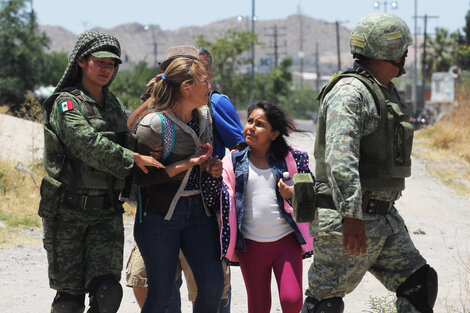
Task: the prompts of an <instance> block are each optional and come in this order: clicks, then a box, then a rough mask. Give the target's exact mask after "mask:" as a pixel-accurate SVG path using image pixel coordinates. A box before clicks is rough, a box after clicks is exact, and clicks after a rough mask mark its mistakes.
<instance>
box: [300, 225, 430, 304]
mask: <svg viewBox="0 0 470 313" xmlns="http://www.w3.org/2000/svg"><path fill="white" fill-rule="evenodd" d="M313 248H314V262H313V264H312V265H311V266H310V269H309V271H308V283H309V288H308V289H307V291H306V295H307V296H311V297H314V298H316V299H319V300H322V299H326V298H332V297H341V298H343V297H344V296H345V295H346V294H348V293H350V292H352V291H353V290H354V289H355V288H356V287H357V285H359V283H360V281H361V280H362V277H364V275H365V274H366V272H367V271H369V272H371V273H372V274H373V275H374V276H375V277H376V278H377V279H378V280H379V281H380V282H381V283H382V284H383V285H384V286H385V287H386V288H387V289H388V290H390V291H392V292H396V289H397V287H398V286H399V285H400V284H402V283H403V282H404V281H405V280H406V279H407V278H408V277H409V276H410V275H411V274H412V273H414V272H415V271H416V270H418V269H419V268H420V267H421V266H423V265H425V264H426V260H425V259H424V258H423V257H422V256H421V254H420V253H419V251H418V250H417V249H416V248H415V246H414V245H413V242H412V241H411V238H410V236H409V234H408V232H407V230H406V228H403V231H401V232H399V233H397V234H394V235H390V236H386V237H374V238H368V239H367V254H366V255H365V256H358V257H355V256H350V255H349V254H348V253H346V252H344V250H343V237H342V236H340V235H330V236H317V237H315V242H314V244H313ZM397 310H398V312H399V313H401V312H411V313H414V312H418V311H417V310H416V309H415V308H413V307H412V306H411V304H410V303H409V302H408V300H406V299H404V298H399V299H398V301H397Z"/></svg>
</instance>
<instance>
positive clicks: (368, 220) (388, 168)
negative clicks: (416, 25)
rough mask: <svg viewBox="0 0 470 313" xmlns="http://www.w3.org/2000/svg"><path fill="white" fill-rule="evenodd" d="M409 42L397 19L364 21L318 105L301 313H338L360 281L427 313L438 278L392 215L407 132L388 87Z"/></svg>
mask: <svg viewBox="0 0 470 313" xmlns="http://www.w3.org/2000/svg"><path fill="white" fill-rule="evenodd" d="M412 41H413V40H412V37H411V34H410V31H409V29H408V26H407V25H406V24H405V23H404V22H403V21H402V20H401V19H400V18H399V17H397V16H394V15H391V14H376V15H370V16H367V17H365V18H363V19H362V20H361V21H360V22H359V23H358V25H357V26H356V27H355V28H354V30H353V32H352V36H351V41H350V43H351V52H352V54H353V58H354V59H355V63H354V67H353V68H352V69H349V70H347V71H346V72H343V73H339V74H336V75H335V76H333V77H332V78H331V79H330V82H329V83H328V84H327V85H326V86H325V87H324V88H323V89H322V91H321V93H320V95H319V99H320V108H319V115H318V125H317V133H316V143H315V158H316V175H315V176H316V178H317V180H318V182H319V184H318V185H317V186H316V211H315V217H314V220H313V221H312V223H311V231H312V232H313V235H314V237H315V243H314V263H313V264H312V265H311V267H310V270H309V277H308V278H309V289H308V290H307V291H306V295H307V298H306V300H305V302H304V306H303V308H302V312H305V313H306V312H309V313H319V312H330V313H337V312H343V311H344V303H343V301H342V298H343V297H344V296H345V295H346V294H347V293H350V292H351V291H353V290H354V288H355V287H356V286H357V285H358V284H359V283H360V281H361V279H362V277H363V276H364V275H365V273H366V272H367V271H369V272H371V273H372V274H373V275H374V276H375V277H376V278H377V279H378V280H379V281H380V282H381V283H382V284H383V285H384V286H385V287H386V288H387V289H388V290H390V291H393V292H396V294H397V297H398V298H397V302H396V307H397V310H398V312H399V313H403V312H433V309H432V308H433V306H434V302H435V299H436V295H437V274H436V272H435V270H434V269H433V268H432V267H430V266H429V265H427V264H426V260H425V259H424V258H423V257H422V256H421V255H420V253H419V251H418V250H417V249H416V248H415V246H414V245H413V242H412V241H411V239H410V236H409V234H408V231H407V229H406V226H405V224H404V221H403V219H402V217H401V216H400V214H399V213H398V211H397V210H396V208H395V207H394V201H396V200H397V199H398V198H399V197H400V196H401V192H402V190H403V189H404V187H405V185H404V179H405V177H408V176H409V175H410V174H411V171H410V166H411V160H410V156H411V146H412V141H413V127H412V126H411V124H410V123H409V118H410V116H409V114H410V112H409V111H408V108H407V107H406V106H405V105H404V103H403V102H401V100H400V98H399V96H398V92H397V90H396V88H395V86H394V85H393V83H392V82H391V80H392V79H393V78H394V77H398V76H400V75H401V74H403V73H404V72H405V71H404V62H405V58H406V54H407V49H408V46H409V45H410V44H411V43H412Z"/></svg>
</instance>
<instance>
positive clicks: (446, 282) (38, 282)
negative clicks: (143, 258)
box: [0, 115, 470, 313]
mask: <svg viewBox="0 0 470 313" xmlns="http://www.w3.org/2000/svg"><path fill="white" fill-rule="evenodd" d="M5 121H8V122H10V121H13V122H15V123H17V122H18V121H17V120H12V119H11V118H8V119H6V118H4V117H2V116H1V115H0V144H2V146H4V147H5V145H4V143H5V138H6V140H10V142H11V141H12V140H11V137H9V136H5V135H2V134H5V130H4V129H5V127H6V122H5ZM28 125H29V124H28ZM299 127H301V128H307V129H312V128H313V125H311V124H310V122H299ZM23 129H24V130H26V131H25V133H26V134H28V130H27V128H26V127H23ZM35 129H38V128H35ZM39 130H40V128H39ZM25 140H26V142H24V143H23V147H25V146H26V145H27V144H29V143H28V140H30V139H25ZM15 142H16V143H15V144H18V145H19V147H21V138H20V136H19V135H18V134H17V133H16V135H15ZM291 143H292V144H293V145H295V146H298V147H301V148H303V149H305V150H306V151H308V152H309V153H310V154H312V153H313V136H312V135H297V134H296V135H294V136H293V138H292V140H291ZM12 146H13V145H12ZM18 149H20V148H18ZM8 155H10V156H11V155H14V154H12V153H5V151H3V153H2V154H0V157H5V156H8ZM310 157H311V158H312V159H313V157H312V155H311V156H310ZM427 166H431V165H430V164H425V163H423V162H422V161H420V160H418V159H416V158H415V159H413V175H412V177H411V178H410V179H408V180H407V189H406V190H405V192H404V194H403V198H402V199H400V200H399V201H398V203H397V207H398V209H399V211H400V213H401V214H402V216H403V217H404V219H405V221H406V222H407V226H408V229H409V231H410V233H411V237H412V239H413V241H414V243H415V245H416V246H417V248H418V249H419V250H420V251H421V253H422V255H423V256H424V257H425V258H426V259H427V260H428V262H429V263H430V264H431V265H432V266H433V267H435V268H436V270H437V272H438V274H439V295H438V300H437V303H436V307H435V312H437V313H440V312H463V309H462V305H461V302H462V301H464V300H466V301H467V302H466V307H467V310H468V308H469V307H470V299H469V293H470V291H469V290H468V287H467V289H466V290H465V289H464V290H461V287H462V284H463V283H465V282H466V283H467V284H468V283H470V277H469V274H470V273H468V272H466V273H465V272H464V271H463V269H462V267H460V266H458V265H457V262H456V261H455V258H459V256H461V257H462V258H463V259H464V262H465V263H466V264H467V266H468V265H469V264H470V240H468V238H470V221H469V219H468V213H469V212H468V211H469V209H470V205H469V204H468V201H469V200H470V199H469V198H468V197H461V196H458V195H456V194H455V193H454V192H452V191H451V190H450V189H448V188H446V187H444V186H443V185H442V184H440V183H439V182H438V181H436V180H435V179H434V178H432V177H431V176H429V174H427V171H426V167H427ZM132 227H133V221H132V218H127V219H126V223H125V229H126V242H125V258H124V260H125V261H126V260H127V257H128V255H129V252H130V249H131V245H132V240H133V238H132ZM23 235H24V236H28V237H31V238H35V240H34V243H33V244H31V245H28V246H21V245H20V246H14V247H10V248H6V249H0V277H2V283H1V285H0V312H8V313H13V312H15V313H36V312H49V310H50V303H51V301H52V298H53V296H54V294H55V292H54V291H53V290H51V289H49V286H48V279H47V261H46V254H45V250H44V249H43V248H42V243H41V236H42V232H41V230H40V229H32V230H30V231H27V232H25V233H24V234H23ZM311 262H312V259H307V260H305V261H304V275H303V277H304V288H305V286H307V271H308V268H309V266H310V264H311ZM123 277H124V272H123ZM122 283H123V284H124V281H122ZM232 290H233V293H232V312H233V313H245V312H247V309H246V293H245V288H244V284H243V279H242V276H241V273H240V270H239V269H238V268H237V267H232ZM272 290H273V306H272V309H271V312H281V308H280V305H279V301H278V296H277V288H276V286H275V283H273V286H272ZM181 291H182V299H183V301H182V302H183V303H182V311H183V312H184V313H189V312H192V310H191V305H190V303H189V302H188V301H187V300H186V299H187V296H186V294H187V293H186V288H185V287H184V286H183V287H182V289H181ZM386 294H388V292H387V291H386V290H385V288H384V287H383V286H382V285H380V284H379V283H378V282H377V280H375V278H374V277H373V276H371V275H366V276H365V277H364V279H363V281H362V282H361V284H360V285H359V286H358V287H357V288H356V290H355V291H354V292H353V293H351V294H349V295H347V296H346V297H345V299H344V300H345V303H346V309H345V312H348V313H353V312H354V313H357V312H363V311H364V310H368V309H370V308H369V306H368V301H369V300H370V297H372V296H382V295H386ZM450 306H454V307H455V308H456V310H455V311H450V310H449V308H450ZM119 312H121V313H124V312H126V313H132V312H139V309H138V307H137V304H136V302H135V300H134V298H133V294H132V290H131V289H130V288H127V287H125V288H124V298H123V300H122V304H121V308H120V310H119ZM467 312H468V311H467Z"/></svg>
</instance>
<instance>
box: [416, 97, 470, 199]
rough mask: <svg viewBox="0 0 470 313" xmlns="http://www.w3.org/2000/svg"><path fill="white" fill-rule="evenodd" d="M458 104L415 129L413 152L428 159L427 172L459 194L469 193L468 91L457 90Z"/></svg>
mask: <svg viewBox="0 0 470 313" xmlns="http://www.w3.org/2000/svg"><path fill="white" fill-rule="evenodd" d="M458 95H459V96H458V97H457V98H458V99H459V104H460V105H459V107H458V108H456V109H455V110H454V111H452V112H451V113H450V114H449V115H448V116H446V117H444V118H443V119H442V120H441V121H439V122H436V123H435V124H433V125H431V126H428V127H426V128H423V129H421V130H419V131H418V132H416V140H415V145H416V147H417V149H415V152H414V155H415V156H417V157H418V158H420V159H423V160H426V161H432V163H433V164H432V167H431V166H430V167H429V170H430V172H431V174H433V175H434V176H436V177H438V178H439V179H440V180H441V181H442V182H443V183H444V184H445V185H447V186H449V187H451V188H453V189H454V190H456V191H457V192H458V193H459V194H465V195H469V194H470V100H468V99H470V98H469V97H470V91H467V89H465V90H463V89H462V90H461V91H460V93H459V94H458Z"/></svg>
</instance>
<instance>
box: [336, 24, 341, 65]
mask: <svg viewBox="0 0 470 313" xmlns="http://www.w3.org/2000/svg"><path fill="white" fill-rule="evenodd" d="M335 24H336V53H337V54H338V72H339V71H341V52H340V48H339V22H338V21H336V23H335Z"/></svg>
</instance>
